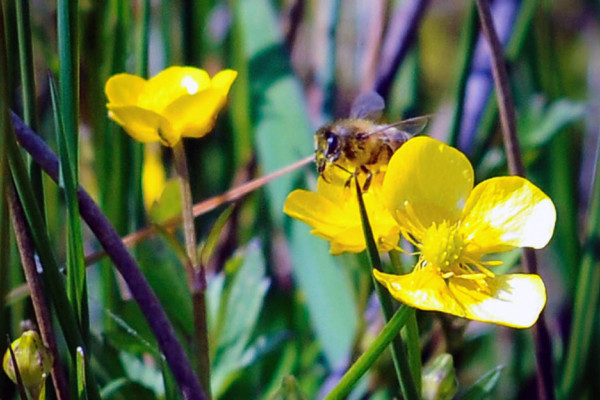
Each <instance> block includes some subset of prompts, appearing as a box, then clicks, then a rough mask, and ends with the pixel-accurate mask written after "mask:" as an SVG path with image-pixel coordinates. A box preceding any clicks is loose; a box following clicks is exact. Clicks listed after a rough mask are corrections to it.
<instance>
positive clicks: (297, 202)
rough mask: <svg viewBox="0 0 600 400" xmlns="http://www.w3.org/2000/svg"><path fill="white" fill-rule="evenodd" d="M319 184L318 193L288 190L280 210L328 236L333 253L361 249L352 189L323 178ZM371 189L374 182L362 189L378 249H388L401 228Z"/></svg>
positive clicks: (361, 240) (363, 242) (395, 244)
mask: <svg viewBox="0 0 600 400" xmlns="http://www.w3.org/2000/svg"><path fill="white" fill-rule="evenodd" d="M318 187H319V192H318V193H314V192H310V191H306V190H295V191H293V192H292V193H290V195H289V196H288V198H287V199H286V202H285V204H284V208H283V211H284V212H285V213H286V214H288V215H289V216H290V217H293V218H296V219H299V220H300V221H303V222H305V223H306V224H308V225H310V226H311V227H312V228H313V230H312V231H311V233H312V234H313V235H315V236H319V237H321V238H323V239H325V240H328V241H329V242H330V244H331V248H330V251H331V253H332V254H339V253H342V252H344V251H348V252H352V253H358V252H361V251H363V250H364V249H365V248H366V243H365V238H364V233H363V229H362V221H361V218H360V212H359V209H358V199H357V198H356V195H355V193H353V191H352V190H351V189H348V188H345V187H344V186H343V185H342V186H338V185H332V184H328V183H326V182H325V181H324V180H322V179H319V183H318ZM373 189H375V186H372V187H371V189H370V190H369V191H368V192H367V193H364V200H365V207H366V209H367V214H368V215H369V221H370V223H371V228H372V229H373V236H374V237H375V240H376V242H377V247H378V249H379V251H390V250H392V249H394V248H395V247H396V246H397V244H398V240H399V236H400V228H399V227H398V224H397V223H396V221H394V219H393V218H392V216H391V215H390V214H389V212H388V211H387V210H386V209H385V208H384V207H383V205H382V203H381V201H380V199H379V198H378V196H377V192H376V191H375V190H373Z"/></svg>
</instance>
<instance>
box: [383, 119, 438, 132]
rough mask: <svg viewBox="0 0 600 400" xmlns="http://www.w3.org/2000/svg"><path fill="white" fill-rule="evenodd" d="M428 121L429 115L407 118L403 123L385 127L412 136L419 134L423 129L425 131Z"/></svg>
mask: <svg viewBox="0 0 600 400" xmlns="http://www.w3.org/2000/svg"><path fill="white" fill-rule="evenodd" d="M430 119H431V115H422V116H420V117H414V118H409V119H405V120H403V121H399V122H396V123H393V124H390V125H388V126H387V127H389V128H391V127H394V128H396V129H398V130H401V131H403V132H406V133H408V134H409V135H413V136H414V135H417V134H419V133H421V132H422V131H423V129H425V127H426V126H427V124H428V123H429V120H430Z"/></svg>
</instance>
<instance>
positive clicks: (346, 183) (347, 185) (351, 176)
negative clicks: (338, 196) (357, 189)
mask: <svg viewBox="0 0 600 400" xmlns="http://www.w3.org/2000/svg"><path fill="white" fill-rule="evenodd" d="M354 177H355V175H354V174H352V175H350V177H349V178H348V179H347V180H346V182H345V183H344V188H346V189H348V188H349V187H350V182H352V178H354Z"/></svg>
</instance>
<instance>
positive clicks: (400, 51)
mask: <svg viewBox="0 0 600 400" xmlns="http://www.w3.org/2000/svg"><path fill="white" fill-rule="evenodd" d="M428 5H429V0H410V1H405V2H403V3H402V6H399V7H398V8H397V9H396V11H395V12H394V15H392V19H391V21H390V22H389V24H388V26H389V28H388V31H387V33H386V35H385V39H384V41H383V46H382V49H381V57H380V60H379V66H378V68H377V77H376V80H375V91H376V92H377V93H379V94H380V95H381V97H383V98H384V99H387V98H388V95H389V94H390V90H391V88H392V83H393V82H394V78H395V77H396V73H397V72H398V68H399V67H400V64H401V63H402V61H403V60H404V58H405V57H406V54H407V53H408V50H409V49H410V47H411V45H412V44H413V43H414V40H415V35H416V33H417V29H418V28H419V26H420V24H421V18H422V17H423V15H424V14H425V10H426V9H427V6H428Z"/></svg>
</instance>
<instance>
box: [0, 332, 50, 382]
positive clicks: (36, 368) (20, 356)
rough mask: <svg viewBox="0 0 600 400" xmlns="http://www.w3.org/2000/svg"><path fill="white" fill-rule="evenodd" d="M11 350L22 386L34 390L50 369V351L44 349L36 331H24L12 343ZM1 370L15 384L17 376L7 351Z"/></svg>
mask: <svg viewBox="0 0 600 400" xmlns="http://www.w3.org/2000/svg"><path fill="white" fill-rule="evenodd" d="M12 349H13V352H14V353H15V360H16V361H17V365H18V367H19V374H20V375H21V380H22V381H23V385H24V386H25V387H26V388H36V387H39V386H40V385H42V384H43V383H44V381H45V379H46V377H47V376H48V373H49V372H50V370H51V369H52V361H53V360H52V354H51V353H50V351H49V350H48V349H47V348H46V347H44V344H43V343H42V339H41V338H40V335H39V334H38V333H37V332H36V331H25V332H23V334H22V335H21V337H20V338H18V339H17V340H15V341H14V342H12ZM2 368H4V371H5V372H6V374H7V375H8V377H9V378H10V379H11V380H12V381H13V382H15V383H17V375H16V373H15V367H14V364H13V360H12V357H11V355H10V350H9V349H7V350H6V353H4V359H3V360H2Z"/></svg>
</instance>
